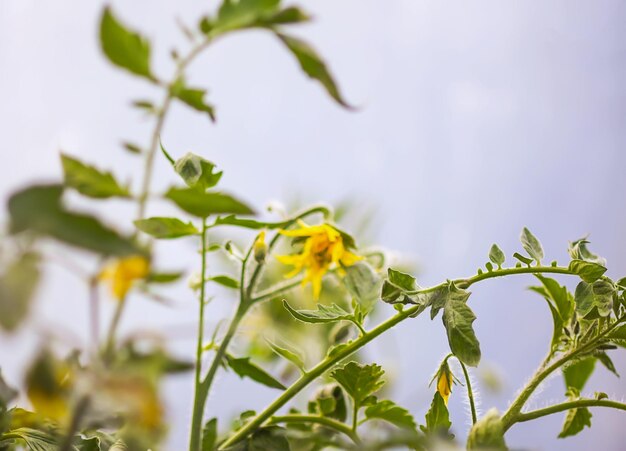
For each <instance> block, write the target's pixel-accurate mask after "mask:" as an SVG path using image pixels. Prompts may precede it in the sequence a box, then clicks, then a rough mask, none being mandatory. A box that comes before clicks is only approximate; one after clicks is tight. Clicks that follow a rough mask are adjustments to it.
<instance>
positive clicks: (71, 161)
mask: <svg viewBox="0 0 626 451" xmlns="http://www.w3.org/2000/svg"><path fill="white" fill-rule="evenodd" d="M61 163H62V164H63V173H64V183H65V186H68V187H70V188H74V189H75V190H76V191H78V192H79V193H81V194H83V195H85V196H88V197H93V198H96V199H106V198H109V197H114V196H117V197H129V196H130V193H129V192H128V188H126V187H122V186H120V185H119V184H118V183H117V180H115V177H113V174H111V173H110V172H101V171H99V170H98V169H96V168H95V167H93V166H88V165H86V164H84V163H82V162H80V161H79V160H77V159H75V158H72V157H70V156H68V155H63V154H61Z"/></svg>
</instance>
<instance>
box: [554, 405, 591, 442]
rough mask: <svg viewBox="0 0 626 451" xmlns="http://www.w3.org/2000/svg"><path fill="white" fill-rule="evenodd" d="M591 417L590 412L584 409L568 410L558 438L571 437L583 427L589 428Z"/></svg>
mask: <svg viewBox="0 0 626 451" xmlns="http://www.w3.org/2000/svg"><path fill="white" fill-rule="evenodd" d="M591 417H592V415H591V412H590V411H589V409H587V408H586V407H579V408H578V409H570V410H568V411H567V416H566V417H565V422H564V423H563V429H562V430H561V433H560V434H559V438H565V437H571V436H573V435H576V434H578V433H579V432H580V431H582V430H583V429H584V428H585V426H587V427H591Z"/></svg>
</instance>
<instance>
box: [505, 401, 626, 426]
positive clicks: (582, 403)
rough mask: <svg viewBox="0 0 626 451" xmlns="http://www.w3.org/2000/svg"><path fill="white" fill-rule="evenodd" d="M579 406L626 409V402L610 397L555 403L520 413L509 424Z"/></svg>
mask: <svg viewBox="0 0 626 451" xmlns="http://www.w3.org/2000/svg"><path fill="white" fill-rule="evenodd" d="M579 407H611V408H613V409H618V410H624V411H626V404H624V403H621V402H617V401H611V400H608V399H577V400H575V401H568V402H564V403H561V404H555V405H553V406H549V407H544V408H543V409H537V410H533V411H531V412H526V413H520V414H518V415H517V417H516V418H515V421H514V422H513V423H512V424H510V425H509V427H511V426H512V425H513V424H515V423H523V422H525V421H531V420H536V419H537V418H541V417H545V416H546V415H552V414H553V413H559V412H564V411H566V410H570V409H576V408H579Z"/></svg>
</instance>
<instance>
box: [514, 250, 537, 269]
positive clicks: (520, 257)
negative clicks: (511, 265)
mask: <svg viewBox="0 0 626 451" xmlns="http://www.w3.org/2000/svg"><path fill="white" fill-rule="evenodd" d="M513 257H515V258H516V259H518V260H519V261H521V262H522V263H524V264H525V265H528V266H530V264H531V263H532V262H533V259H532V258H527V257H524V256H523V255H522V254H519V253H517V252H516V253H514V254H513Z"/></svg>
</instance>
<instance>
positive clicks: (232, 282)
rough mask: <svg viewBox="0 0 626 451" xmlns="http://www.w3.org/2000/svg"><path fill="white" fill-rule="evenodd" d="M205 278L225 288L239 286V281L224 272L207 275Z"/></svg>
mask: <svg viewBox="0 0 626 451" xmlns="http://www.w3.org/2000/svg"><path fill="white" fill-rule="evenodd" d="M207 280H210V281H212V282H215V283H217V284H219V285H222V286H223V287H226V288H233V289H237V288H239V281H238V280H237V279H235V278H233V277H231V276H227V275H224V274H222V275H219V276H212V277H209V278H208V279H207Z"/></svg>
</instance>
